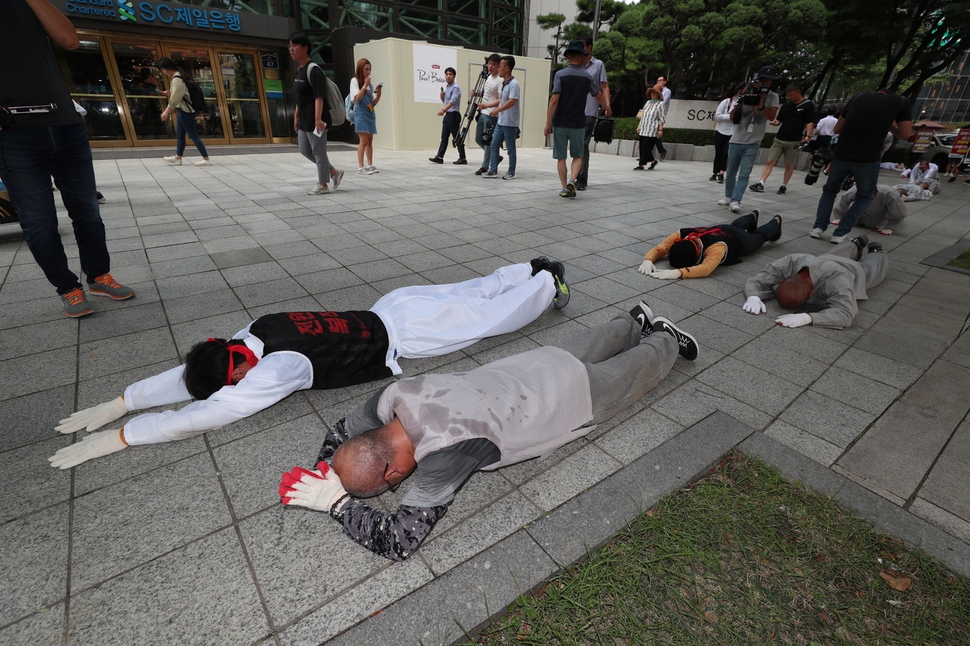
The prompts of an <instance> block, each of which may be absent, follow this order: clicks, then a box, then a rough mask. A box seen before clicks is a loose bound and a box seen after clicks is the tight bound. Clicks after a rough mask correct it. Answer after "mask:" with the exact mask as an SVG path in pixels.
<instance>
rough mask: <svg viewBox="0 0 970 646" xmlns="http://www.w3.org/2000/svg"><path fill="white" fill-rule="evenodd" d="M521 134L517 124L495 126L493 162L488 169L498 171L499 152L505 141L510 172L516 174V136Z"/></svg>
mask: <svg viewBox="0 0 970 646" xmlns="http://www.w3.org/2000/svg"><path fill="white" fill-rule="evenodd" d="M517 134H519V129H518V127H516V126H495V132H494V133H493V134H492V155H491V156H492V163H491V166H489V168H488V170H489V171H491V172H493V173H497V172H498V157H499V155H498V153H499V151H500V150H501V149H502V142H503V141H504V142H505V152H507V153H508V154H509V174H510V175H515V136H516V135H517Z"/></svg>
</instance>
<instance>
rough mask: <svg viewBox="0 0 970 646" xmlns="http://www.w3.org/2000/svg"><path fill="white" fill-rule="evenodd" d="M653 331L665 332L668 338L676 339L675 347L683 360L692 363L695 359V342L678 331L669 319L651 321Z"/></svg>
mask: <svg viewBox="0 0 970 646" xmlns="http://www.w3.org/2000/svg"><path fill="white" fill-rule="evenodd" d="M653 331H654V332H666V333H667V334H669V335H670V336H672V337H674V338H675V339H677V346H678V348H679V350H680V356H682V357H683V358H685V359H687V360H688V361H693V360H694V359H696V358H697V350H698V348H697V341H696V340H695V339H694V337H692V336H691V335H689V334H687V333H686V332H684V331H683V330H680V329H678V328H677V326H676V325H674V324H673V322H671V320H670V319H668V318H664V317H662V316H658V317H657V318H655V319H654V320H653Z"/></svg>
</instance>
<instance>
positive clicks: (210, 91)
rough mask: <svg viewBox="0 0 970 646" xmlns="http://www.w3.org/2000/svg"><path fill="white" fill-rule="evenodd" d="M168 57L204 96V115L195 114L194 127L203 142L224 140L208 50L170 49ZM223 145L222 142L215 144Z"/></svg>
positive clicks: (220, 111)
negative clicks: (197, 85) (186, 74)
mask: <svg viewBox="0 0 970 646" xmlns="http://www.w3.org/2000/svg"><path fill="white" fill-rule="evenodd" d="M168 57H169V58H171V59H172V60H174V61H175V62H176V63H177V64H178V65H179V66H180V67H182V68H183V69H184V70H185V71H186V72H188V73H189V75H190V76H191V77H192V80H193V81H195V82H196V83H198V84H199V87H201V88H202V92H203V93H204V94H205V103H206V109H207V112H206V113H198V114H196V118H195V120H196V125H197V126H198V128H199V134H200V135H202V138H203V139H204V140H210V139H223V140H225V139H226V133H225V128H223V124H222V108H221V106H220V105H219V96H218V94H217V93H216V87H217V85H216V80H215V77H214V76H213V73H212V62H211V60H212V58H211V52H210V51H209V50H208V49H196V48H188V47H184V48H183V47H171V48H169V50H168ZM216 143H223V142H216Z"/></svg>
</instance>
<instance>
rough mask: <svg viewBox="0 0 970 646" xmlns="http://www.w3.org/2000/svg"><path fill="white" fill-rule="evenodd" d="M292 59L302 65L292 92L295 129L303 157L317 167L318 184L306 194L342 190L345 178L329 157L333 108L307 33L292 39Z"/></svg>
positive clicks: (290, 46) (295, 76)
mask: <svg viewBox="0 0 970 646" xmlns="http://www.w3.org/2000/svg"><path fill="white" fill-rule="evenodd" d="M289 50H290V58H292V59H293V60H294V61H296V62H297V64H299V66H300V67H299V69H298V70H296V74H295V75H294V77H293V93H294V94H296V110H295V111H294V113H293V129H294V130H296V137H297V141H298V142H299V144H300V154H302V155H303V156H304V157H306V158H307V159H309V160H310V161H312V162H313V163H314V164H316V165H317V184H316V186H313V187H312V188H311V189H310V190H308V191H307V195H326V194H327V193H329V192H330V186H329V184H330V181H331V180H333V187H334V189H337V188H339V187H340V180H342V179H343V177H344V172H343V171H342V170H337V169H336V168H334V167H333V165H332V164H331V163H330V158H329V157H328V156H327V129H328V128H329V127H330V124H329V121H330V116H329V115H330V108H329V107H328V106H327V103H326V99H327V86H326V81H325V80H324V74H323V70H322V69H320V66H319V65H317V64H316V63H313V62H312V61H310V39H309V38H308V37H307V35H306V34H303V33H300V34H293V35H292V36H290V44H289Z"/></svg>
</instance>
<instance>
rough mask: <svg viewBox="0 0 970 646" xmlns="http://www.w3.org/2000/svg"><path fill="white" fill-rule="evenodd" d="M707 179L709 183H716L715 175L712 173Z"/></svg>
mask: <svg viewBox="0 0 970 646" xmlns="http://www.w3.org/2000/svg"><path fill="white" fill-rule="evenodd" d="M708 179H709V180H710V181H712V182H716V181H717V173H714V174H713V175H711V176H710V177H709V178H708Z"/></svg>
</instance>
